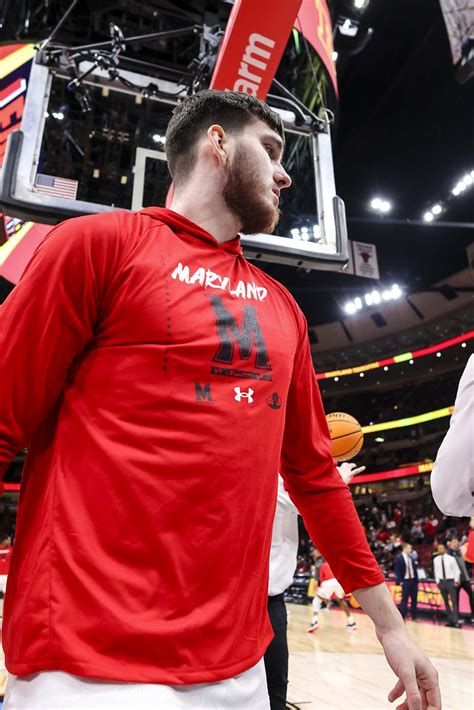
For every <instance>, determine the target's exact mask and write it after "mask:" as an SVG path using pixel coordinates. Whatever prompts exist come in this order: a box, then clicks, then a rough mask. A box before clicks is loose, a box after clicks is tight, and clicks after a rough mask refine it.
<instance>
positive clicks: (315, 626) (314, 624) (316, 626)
mask: <svg viewBox="0 0 474 710" xmlns="http://www.w3.org/2000/svg"><path fill="white" fill-rule="evenodd" d="M318 629H319V624H318V620H317V619H313V621H312V622H311V626H308V628H307V629H306V633H307V634H312V633H313V631H317V630H318Z"/></svg>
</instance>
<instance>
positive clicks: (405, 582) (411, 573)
mask: <svg viewBox="0 0 474 710" xmlns="http://www.w3.org/2000/svg"><path fill="white" fill-rule="evenodd" d="M412 553H413V548H412V546H411V545H410V543H409V542H405V543H404V544H403V547H402V551H401V552H400V553H399V554H398V555H397V556H396V557H395V581H396V583H397V584H399V585H400V586H401V588H402V600H401V602H400V606H399V607H398V608H399V610H400V614H401V615H402V616H403V618H404V619H405V618H406V615H407V610H408V600H409V599H411V606H410V613H411V618H412V620H413V621H416V618H417V601H418V570H417V564H416V561H415V560H414V558H413V556H412Z"/></svg>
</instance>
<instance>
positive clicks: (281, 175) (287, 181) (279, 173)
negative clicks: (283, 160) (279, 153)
mask: <svg viewBox="0 0 474 710" xmlns="http://www.w3.org/2000/svg"><path fill="white" fill-rule="evenodd" d="M274 180H275V182H276V184H277V185H278V187H279V188H280V190H284V189H285V188H286V187H290V185H291V178H290V176H289V175H288V173H287V172H286V170H285V168H284V167H283V165H281V164H280V163H279V164H278V168H277V170H276V171H275V175H274Z"/></svg>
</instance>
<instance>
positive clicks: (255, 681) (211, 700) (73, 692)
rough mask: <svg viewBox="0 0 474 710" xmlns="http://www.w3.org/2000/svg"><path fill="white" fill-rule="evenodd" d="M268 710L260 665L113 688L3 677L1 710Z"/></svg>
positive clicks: (51, 677) (81, 681)
mask: <svg viewBox="0 0 474 710" xmlns="http://www.w3.org/2000/svg"><path fill="white" fill-rule="evenodd" d="M104 708H107V709H109V710H112V708H115V709H117V710H118V709H119V708H121V709H122V708H123V709H125V708H126V709H127V710H135V709H136V708H139V710H168V709H171V708H172V709H173V710H174V709H175V708H180V709H183V708H186V709H189V708H193V710H224V709H225V710H247V709H248V710H270V701H269V700H268V692H267V682H266V676H265V666H264V662H263V659H261V660H260V661H259V662H258V663H257V665H256V666H253V668H250V669H249V670H247V671H244V672H243V673H240V675H237V676H235V677H234V678H229V679H227V680H222V681H219V682H217V683H195V684H194V685H159V684H154V683H115V682H114V681H102V680H97V679H95V678H82V677H78V676H74V675H69V673H62V672H59V671H44V672H42V673H34V674H32V675H27V676H14V675H10V676H9V677H8V683H7V690H6V693H5V701H4V703H3V710H103V709H104Z"/></svg>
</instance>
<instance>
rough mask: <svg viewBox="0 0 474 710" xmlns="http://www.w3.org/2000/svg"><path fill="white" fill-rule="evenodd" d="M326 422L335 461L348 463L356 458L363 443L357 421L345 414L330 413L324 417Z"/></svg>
mask: <svg viewBox="0 0 474 710" xmlns="http://www.w3.org/2000/svg"><path fill="white" fill-rule="evenodd" d="M326 421H327V423H328V427H329V435H330V437H331V444H332V455H333V457H334V458H335V459H336V461H337V462H338V463H340V462H342V461H350V460H351V459H353V458H354V456H357V454H358V453H359V451H360V450H361V448H362V445H363V443H364V435H363V433H362V427H361V425H360V424H359V422H358V421H357V419H354V417H351V415H350V414H346V413H345V412H332V413H331V414H327V415H326Z"/></svg>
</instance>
